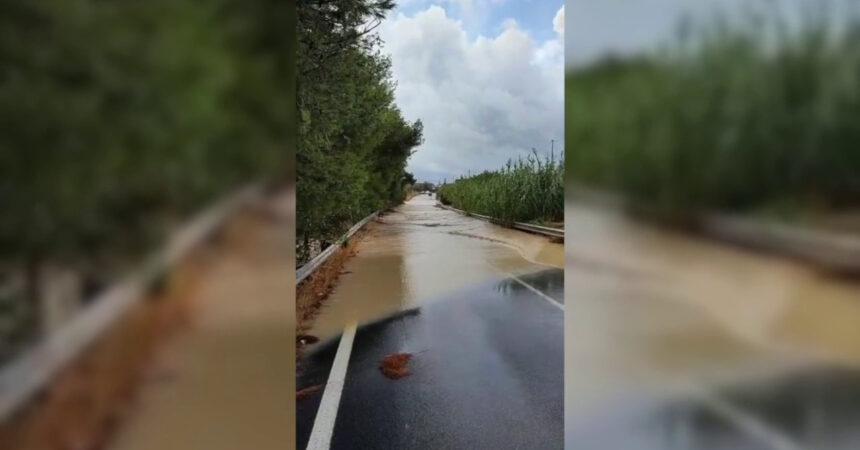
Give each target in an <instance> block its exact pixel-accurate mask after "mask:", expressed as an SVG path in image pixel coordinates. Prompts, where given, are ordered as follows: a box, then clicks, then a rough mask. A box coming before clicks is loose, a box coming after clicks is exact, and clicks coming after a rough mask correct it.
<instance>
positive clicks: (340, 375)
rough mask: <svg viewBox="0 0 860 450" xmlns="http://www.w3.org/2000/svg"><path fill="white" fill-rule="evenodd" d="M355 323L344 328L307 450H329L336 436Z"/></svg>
mask: <svg viewBox="0 0 860 450" xmlns="http://www.w3.org/2000/svg"><path fill="white" fill-rule="evenodd" d="M355 329H356V324H355V322H353V323H351V324H349V325H347V326H346V328H344V330H343V335H341V337H340V343H339V344H338V346H337V353H335V355H334V363H332V366H331V371H329V374H328V381H327V382H326V384H325V390H324V391H323V396H322V399H321V400H320V406H319V409H317V415H316V417H315V418H314V427H313V429H312V430H311V437H310V438H309V439H308V446H307V450H328V448H329V446H330V445H331V437H332V435H333V434H334V423H335V419H337V409H338V407H339V406H340V395H341V393H343V383H344V381H346V369H347V366H348V365H349V355H350V353H351V352H352V341H353V339H355Z"/></svg>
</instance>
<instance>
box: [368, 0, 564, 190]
mask: <svg viewBox="0 0 860 450" xmlns="http://www.w3.org/2000/svg"><path fill="white" fill-rule="evenodd" d="M563 9H564V8H563V7H562V9H560V10H559V13H557V14H556V19H554V20H553V24H552V25H553V26H554V28H555V29H556V32H557V37H556V38H554V39H552V40H549V41H546V42H537V41H536V40H535V39H533V38H532V37H531V36H530V35H529V34H528V33H527V32H526V31H524V30H523V29H522V28H521V27H520V26H519V25H518V24H517V23H516V21H513V20H507V21H505V22H504V24H503V26H501V27H500V28H499V29H500V30H501V31H500V32H499V34H498V35H497V36H493V37H484V36H481V37H478V38H476V39H469V38H468V35H467V33H466V31H465V30H464V26H463V23H462V22H460V21H458V20H455V19H453V18H451V17H449V16H448V15H446V13H445V11H444V10H443V9H442V8H440V7H438V6H430V7H429V8H428V9H426V10H424V11H422V12H419V13H416V14H414V15H412V16H406V15H404V14H402V13H401V14H398V15H396V16H394V17H392V18H390V19H389V20H387V21H386V22H385V23H384V24H383V26H382V28H381V32H380V34H381V36H382V38H383V40H384V41H385V49H384V50H385V52H386V53H388V54H390V55H391V58H392V63H393V74H394V78H395V79H396V80H397V83H398V85H397V90H396V97H397V104H398V105H399V106H400V108H401V110H402V111H403V114H404V116H405V117H406V118H407V119H408V120H415V119H421V120H422V121H423V122H424V136H425V143H424V145H422V146H421V147H420V148H419V149H418V152H417V153H416V154H415V155H414V156H413V157H412V159H411V160H410V167H409V170H411V171H413V172H414V173H415V175H416V177H417V178H419V179H428V180H429V181H437V180H438V179H439V178H443V177H447V178H448V179H451V178H453V177H454V176H457V175H460V174H463V173H466V172H467V171H472V172H478V171H481V170H484V169H494V168H498V167H500V166H501V165H503V164H504V163H505V161H507V159H508V158H511V157H516V156H517V155H523V154H525V153H527V152H528V151H529V149H530V148H532V147H535V148H537V149H538V150H546V149H548V148H549V145H550V140H551V139H555V141H556V148H557V149H560V148H561V147H562V142H563V138H564V111H563V108H564V105H563V101H564V70H563V68H564V58H563V53H564V52H563V45H562V42H563V29H562V31H561V32H559V30H558V25H557V24H556V22H557V21H558V17H559V14H560V15H561V17H562V19H561V21H562V22H563V16H564V12H563ZM550 25H551V24H549V23H548V24H547V26H550Z"/></svg>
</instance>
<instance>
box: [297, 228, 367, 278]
mask: <svg viewBox="0 0 860 450" xmlns="http://www.w3.org/2000/svg"><path fill="white" fill-rule="evenodd" d="M377 216H379V211H376V212H375V213H373V214H371V215H369V216H367V217H365V218H364V219H362V220H361V221H360V222H358V223H357V224H355V225H353V226H352V228H350V229H349V230H348V231H347V232H346V234H344V235H343V236H342V237H341V238H340V239H338V240H337V242H335V243H334V244H331V245H329V246H328V247H326V248H325V250H323V251H322V252H320V254H319V255H317V256H314V257H313V258H312V259H311V260H310V261H308V262H306V263H305V264H304V265H303V266H302V267H299V268H298V269H297V270H296V285H298V284H299V283H301V282H302V281H304V280H305V278H307V277H308V276H310V274H312V273H313V272H314V271H315V270H317V269H318V268H319V267H320V266H321V265H322V264H323V263H324V262H326V261H327V260H328V259H329V258H330V257H331V255H333V254H334V252H336V251H337V249H338V248H340V246H341V245H343V243H344V242H346V240H347V239H349V238H350V237H352V235H353V234H355V233H356V232H358V230H360V229H362V228H363V227H364V226H365V225H367V223H368V222H370V221H371V220H373V219H375V218H376V217H377Z"/></svg>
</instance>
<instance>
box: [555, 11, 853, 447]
mask: <svg viewBox="0 0 860 450" xmlns="http://www.w3.org/2000/svg"><path fill="white" fill-rule="evenodd" d="M567 6H568V9H569V12H568V15H567V17H568V21H570V23H569V24H568V25H569V26H568V27H567V29H568V34H567V38H566V49H565V52H566V65H567V68H566V70H567V75H566V91H565V103H566V105H565V114H566V116H565V121H566V129H565V134H566V151H565V164H566V168H565V169H566V208H565V223H566V230H567V236H566V239H565V253H566V258H565V272H566V273H565V277H566V278H565V285H566V288H567V290H566V302H565V304H566V305H567V307H568V309H567V315H566V342H565V351H566V365H565V378H566V398H565V413H566V446H567V447H568V448H619V449H626V448H630V449H643V448H649V449H650V448H654V449H658V448H679V449H680V448H685V449H686V448H695V449H699V448H708V449H716V448H751V449H759V448H826V449H851V448H857V447H858V446H860V436H858V435H857V433H856V431H855V430H856V428H857V424H858V423H860V410H858V409H857V408H856V407H852V406H849V404H857V403H856V400H857V399H858V398H860V372H858V371H857V368H858V366H860V334H858V331H857V330H858V327H857V326H856V324H857V323H858V321H860V284H858V281H857V280H858V277H857V275H858V274H860V151H858V144H860V52H858V49H860V45H858V44H860V4H858V3H857V2H853V1H838V0H834V1H804V0H773V1H761V2H748V1H733V0H712V1H702V2H683V1H676V0H654V1H630V2H623V3H622V2H587V1H573V2H569V4H568V5H567ZM849 399H851V400H849Z"/></svg>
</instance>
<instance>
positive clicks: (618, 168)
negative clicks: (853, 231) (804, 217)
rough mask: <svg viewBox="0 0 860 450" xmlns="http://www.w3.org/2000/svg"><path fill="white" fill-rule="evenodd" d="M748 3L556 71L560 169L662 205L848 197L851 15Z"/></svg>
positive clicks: (853, 84)
mask: <svg viewBox="0 0 860 450" xmlns="http://www.w3.org/2000/svg"><path fill="white" fill-rule="evenodd" d="M751 17H752V18H751V19H750V20H748V21H740V22H733V23H732V24H729V22H723V23H721V24H715V25H709V26H704V27H701V28H696V27H694V28H693V29H694V30H699V31H700V33H699V34H698V37H695V38H691V39H687V40H681V41H679V42H677V43H676V44H675V45H672V46H671V47H669V48H668V49H666V51H664V52H662V53H653V54H648V55H644V56H640V57H637V58H629V59H616V60H606V61H603V62H601V63H600V64H596V65H593V66H591V67H588V68H585V69H580V70H577V71H574V72H569V73H568V75H567V81H566V108H565V113H566V133H565V134H566V144H567V147H566V158H567V176H568V181H569V182H571V183H573V182H576V183H583V184H588V185H597V186H601V187H604V188H608V189H612V190H616V191H620V192H623V193H625V194H627V195H629V196H630V197H634V198H640V199H642V200H645V201H647V202H649V203H652V204H655V205H658V206H660V207H663V208H665V210H666V211H668V212H672V211H676V212H684V211H691V210H697V209H699V208H707V209H726V210H737V211H744V210H755V209H758V208H762V207H767V206H768V205H772V204H785V203H786V202H788V203H790V204H793V205H796V206H798V207H807V206H809V205H815V207H825V208H845V207H858V206H860V19H858V18H857V16H856V15H854V16H849V17H853V18H847V19H844V17H843V19H844V20H843V21H841V22H839V23H838V24H837V23H836V22H833V19H832V17H833V15H830V17H831V19H828V18H827V15H826V14H818V15H813V16H807V17H815V19H813V20H807V21H805V22H804V23H802V24H799V25H798V24H797V23H790V21H787V20H780V19H778V18H774V17H778V16H770V17H769V18H762V17H763V16H751ZM837 25H838V26H837Z"/></svg>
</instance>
